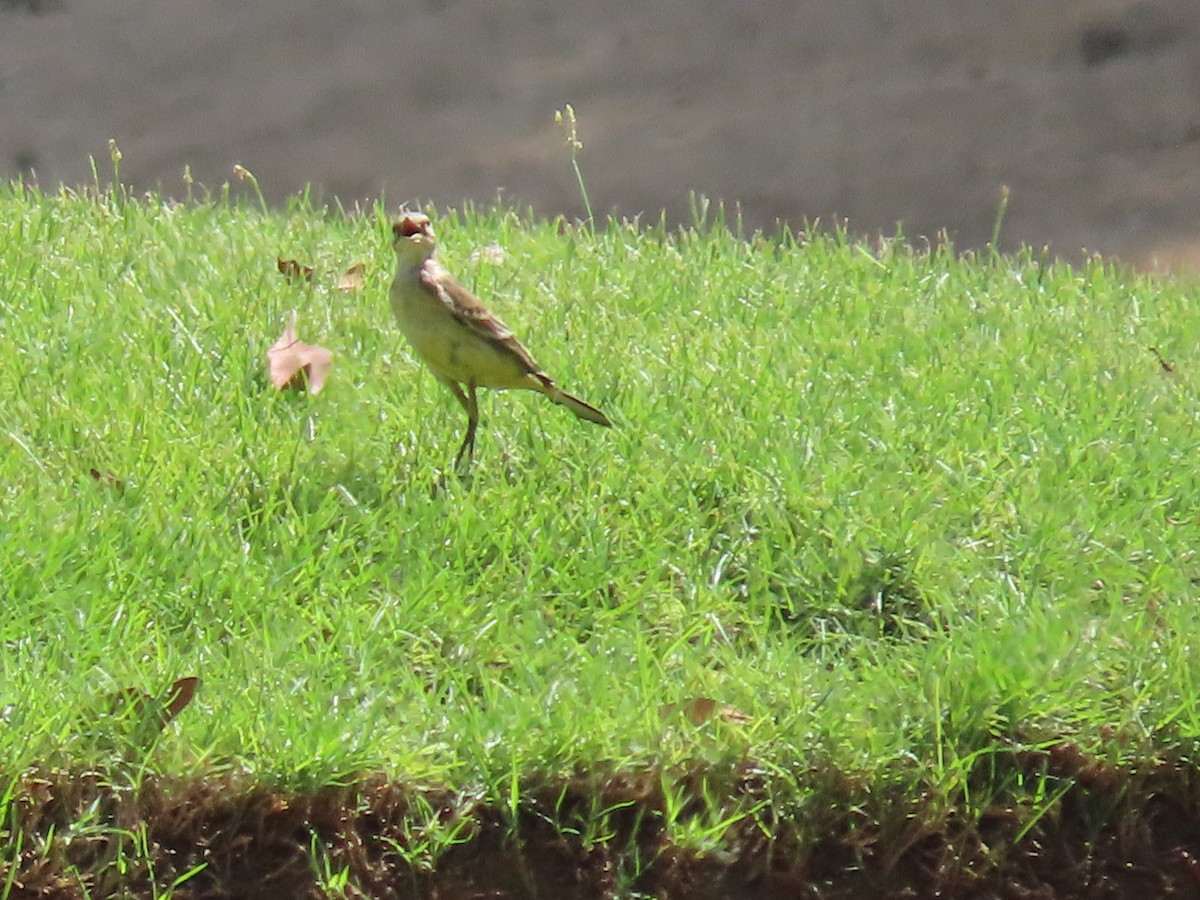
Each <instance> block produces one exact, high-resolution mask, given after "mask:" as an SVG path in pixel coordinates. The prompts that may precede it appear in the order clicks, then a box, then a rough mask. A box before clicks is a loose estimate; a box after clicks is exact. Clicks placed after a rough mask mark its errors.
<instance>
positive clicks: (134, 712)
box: [112, 675, 200, 732]
mask: <svg viewBox="0 0 1200 900" xmlns="http://www.w3.org/2000/svg"><path fill="white" fill-rule="evenodd" d="M199 686H200V679H199V678H196V677H195V676H193V675H189V676H187V677H186V678H180V679H178V680H176V681H175V682H174V683H173V684H172V685H171V688H170V690H168V691H167V693H166V694H165V695H164V696H163V697H162V699H160V700H155V699H154V698H153V697H151V696H150V695H149V694H147V693H146V692H145V691H143V690H140V689H139V688H135V687H129V688H125V689H124V690H121V691H118V692H117V693H116V695H115V696H114V697H113V702H112V712H113V714H114V715H116V716H120V717H127V716H128V717H131V718H132V719H133V720H134V721H135V722H136V723H137V724H138V726H139V727H141V728H146V729H149V730H150V731H151V732H158V731H162V729H164V728H165V727H167V725H169V724H170V723H171V720H172V719H174V718H175V717H176V716H178V715H179V714H180V713H181V712H183V711H184V710H185V709H186V708H187V705H188V704H189V703H191V702H192V698H193V697H195V696H196V689H197V688H198V687H199Z"/></svg>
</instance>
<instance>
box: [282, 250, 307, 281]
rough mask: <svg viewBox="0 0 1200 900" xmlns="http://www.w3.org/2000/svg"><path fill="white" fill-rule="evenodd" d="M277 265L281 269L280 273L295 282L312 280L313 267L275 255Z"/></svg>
mask: <svg viewBox="0 0 1200 900" xmlns="http://www.w3.org/2000/svg"><path fill="white" fill-rule="evenodd" d="M275 266H276V268H278V269H279V274H280V275H282V276H283V277H284V278H286V279H287V280H288V281H291V282H293V283H295V282H298V281H312V277H313V267H312V266H302V265H300V263H298V262H296V260H294V259H284V258H283V257H282V256H277V257H275Z"/></svg>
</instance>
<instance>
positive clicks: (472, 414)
mask: <svg viewBox="0 0 1200 900" xmlns="http://www.w3.org/2000/svg"><path fill="white" fill-rule="evenodd" d="M466 407H467V436H466V437H464V438H463V442H462V446H461V447H459V448H458V456H456V457H455V458H454V468H456V469H457V468H458V463H459V461H460V460H461V459H462V455H463V451H464V450H465V451H466V452H467V468H468V469H469V468H471V464H472V463H473V462H475V429H476V428H478V427H479V404H478V402H477V401H476V399H475V382H473V381H469V382H467V403H466Z"/></svg>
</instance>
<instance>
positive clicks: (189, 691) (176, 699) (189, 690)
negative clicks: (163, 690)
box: [164, 675, 200, 724]
mask: <svg viewBox="0 0 1200 900" xmlns="http://www.w3.org/2000/svg"><path fill="white" fill-rule="evenodd" d="M198 687H200V679H199V678H197V677H196V676H195V675H189V676H187V677H186V678H180V679H179V680H177V681H176V682H175V683H174V684H172V685H171V692H170V693H169V694H167V697H166V700H165V704H164V705H165V708H166V713H167V715H166V719H167V722H170V721H171V720H172V719H174V718H175V717H176V716H177V715H179V714H180V713H181V712H183V711H184V710H185V709H187V705H188V704H189V703H191V702H192V698H193V697H195V696H196V688H198ZM164 724H166V723H164Z"/></svg>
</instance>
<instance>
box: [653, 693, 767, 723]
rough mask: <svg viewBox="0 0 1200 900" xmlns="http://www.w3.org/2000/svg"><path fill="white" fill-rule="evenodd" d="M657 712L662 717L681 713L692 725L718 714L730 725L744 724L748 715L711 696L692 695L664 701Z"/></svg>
mask: <svg viewBox="0 0 1200 900" xmlns="http://www.w3.org/2000/svg"><path fill="white" fill-rule="evenodd" d="M658 713H659V715H660V716H662V717H663V718H664V719H666V718H669V717H670V716H673V715H675V714H676V713H681V714H682V715H683V717H684V718H685V719H687V720H688V721H689V722H691V723H692V724H693V725H696V726H699V725H703V724H704V723H705V722H707V721H708V720H709V719H711V718H713V717H714V716H719V717H720V719H721V720H722V721H724V722H729V723H730V724H732V725H745V724H746V723H747V722H749V721H750V717H749V716H748V715H746V714H745V713H744V712H742V711H741V710H740V709H737V708H736V707H733V706H729V705H727V704H724V703H718V702H717V701H716V700H714V699H712V698H711V697H692V698H691V699H689V700H684V701H682V702H681V703H665V704H663V705H662V706H661V707H659V710H658Z"/></svg>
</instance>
